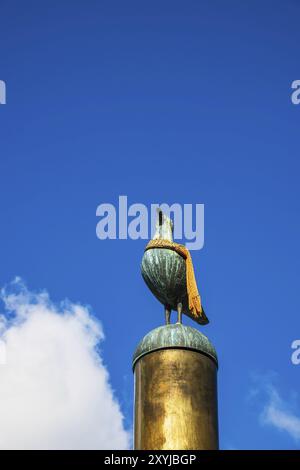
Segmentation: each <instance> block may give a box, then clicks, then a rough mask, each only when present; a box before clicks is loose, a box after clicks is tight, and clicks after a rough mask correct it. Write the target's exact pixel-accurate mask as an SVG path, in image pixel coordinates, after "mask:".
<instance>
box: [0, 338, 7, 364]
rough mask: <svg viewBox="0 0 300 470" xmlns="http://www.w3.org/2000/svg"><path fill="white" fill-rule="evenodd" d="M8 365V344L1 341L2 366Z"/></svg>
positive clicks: (0, 355)
mask: <svg viewBox="0 0 300 470" xmlns="http://www.w3.org/2000/svg"><path fill="white" fill-rule="evenodd" d="M4 365H6V343H5V342H4V341H3V340H2V339H0V366H4Z"/></svg>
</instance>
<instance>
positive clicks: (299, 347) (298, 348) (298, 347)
mask: <svg viewBox="0 0 300 470" xmlns="http://www.w3.org/2000/svg"><path fill="white" fill-rule="evenodd" d="M291 348H292V349H294V351H293V353H292V355H291V361H292V364H294V365H295V366H298V365H299V364H300V339H295V340H294V341H293V342H292V344H291Z"/></svg>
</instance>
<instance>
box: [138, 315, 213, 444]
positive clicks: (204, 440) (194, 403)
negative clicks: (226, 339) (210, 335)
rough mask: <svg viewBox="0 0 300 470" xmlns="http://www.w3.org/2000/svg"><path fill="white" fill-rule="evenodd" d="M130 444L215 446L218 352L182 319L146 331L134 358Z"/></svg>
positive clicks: (204, 337)
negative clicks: (132, 429)
mask: <svg viewBox="0 0 300 470" xmlns="http://www.w3.org/2000/svg"><path fill="white" fill-rule="evenodd" d="M133 367H134V374H135V426H134V448H135V449H137V450H138V449H139V450H143V449H145V450H146V449H147V450H164V449H165V450H201V449H202V450H204V449H205V450H207V449H218V415H217V355H216V352H215V350H214V348H213V346H212V344H211V343H210V342H209V340H208V339H207V338H206V336H204V335H203V334H202V333H200V332H199V331H198V330H196V329H194V328H191V327H188V326H184V325H181V324H175V325H174V324H173V325H166V326H163V327H159V328H156V329H155V330H153V331H151V332H150V333H148V335H146V336H145V338H144V339H143V340H142V341H141V343H140V345H139V346H138V348H137V350H136V353H135V355H134V359H133Z"/></svg>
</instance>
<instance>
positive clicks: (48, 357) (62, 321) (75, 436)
mask: <svg viewBox="0 0 300 470" xmlns="http://www.w3.org/2000/svg"><path fill="white" fill-rule="evenodd" d="M1 298H2V300H3V301H4V304H5V309H6V311H5V313H3V314H1V313H0V338H1V340H2V341H4V342H5V345H6V364H5V365H1V364H0V417H1V418H0V448H1V449H124V448H128V446H129V434H128V432H127V431H126V430H125V429H124V425H123V416H122V413H121V411H120V407H119V405H118V402H117V400H116V398H115V397H114V395H113V392H112V389H111V387H110V384H109V375H108V372H107V369H106V367H105V366H104V365H103V363H102V361H101V357H100V356H99V354H97V353H96V350H95V346H96V345H97V344H98V343H99V341H101V340H103V332H102V328H101V325H100V324H99V322H97V321H96V320H95V319H94V318H93V317H92V316H91V314H90V312H89V310H88V308H87V307H84V306H81V305H78V304H72V303H70V302H63V303H61V304H60V305H59V306H57V305H54V304H53V303H51V301H50V299H49V296H48V294H47V293H46V292H42V293H39V294H33V293H31V292H29V291H28V290H27V289H26V287H25V286H24V284H23V283H22V281H21V280H20V279H19V278H17V279H16V280H15V281H14V283H13V285H11V286H10V287H9V289H5V290H2V291H1Z"/></svg>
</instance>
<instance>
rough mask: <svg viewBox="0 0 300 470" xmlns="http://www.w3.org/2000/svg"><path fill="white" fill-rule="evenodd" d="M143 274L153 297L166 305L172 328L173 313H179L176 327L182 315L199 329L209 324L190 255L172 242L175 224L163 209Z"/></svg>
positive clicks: (149, 247) (168, 322)
mask: <svg viewBox="0 0 300 470" xmlns="http://www.w3.org/2000/svg"><path fill="white" fill-rule="evenodd" d="M141 271H142V276H143V278H144V281H145V282H146V284H147V286H148V287H149V289H150V290H151V292H152V293H153V295H154V296H155V297H156V298H157V299H158V300H159V301H160V302H161V303H162V304H163V305H164V308H165V321H166V324H170V318H171V311H172V310H175V311H177V315H178V316H177V323H182V313H184V314H185V315H187V316H188V317H190V318H192V319H193V320H194V321H196V322H197V323H199V324H200V325H206V324H207V323H208V322H209V321H208V318H207V316H206V315H205V312H204V310H203V307H202V304H201V299H200V295H199V293H198V289H197V284H196V280H195V276H194V270H193V264H192V259H191V255H190V253H189V251H188V249H187V248H186V247H185V246H184V245H180V244H178V243H174V242H173V223H172V220H171V219H170V218H169V217H167V216H166V215H165V214H164V213H163V212H162V211H161V210H160V209H158V217H157V222H156V231H155V234H154V237H153V239H152V240H151V241H150V242H149V243H148V245H147V246H146V249H145V252H144V256H143V259H142V265H141Z"/></svg>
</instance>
